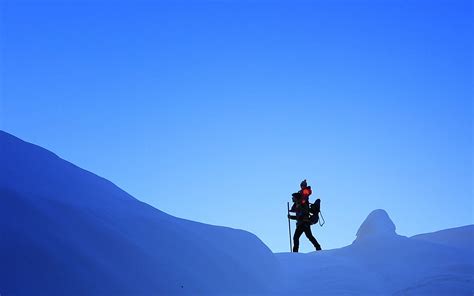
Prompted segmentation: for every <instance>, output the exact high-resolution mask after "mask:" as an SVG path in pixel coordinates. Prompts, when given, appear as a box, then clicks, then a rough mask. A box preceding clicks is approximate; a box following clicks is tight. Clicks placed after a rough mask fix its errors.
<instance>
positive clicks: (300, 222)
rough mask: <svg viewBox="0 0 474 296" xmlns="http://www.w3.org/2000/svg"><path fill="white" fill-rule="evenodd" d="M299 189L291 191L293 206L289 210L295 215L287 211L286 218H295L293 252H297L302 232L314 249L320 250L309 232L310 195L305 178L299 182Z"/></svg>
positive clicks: (309, 187)
mask: <svg viewBox="0 0 474 296" xmlns="http://www.w3.org/2000/svg"><path fill="white" fill-rule="evenodd" d="M300 187H301V190H300V191H298V192H297V193H293V202H294V204H293V207H292V208H291V212H294V213H296V216H292V215H290V214H289V213H288V218H289V219H291V220H296V230H295V234H294V235H293V252H296V253H297V252H298V249H299V245H300V237H301V235H302V234H303V232H304V234H305V235H306V237H307V238H308V239H309V241H310V242H311V243H312V244H313V246H314V247H315V249H316V251H320V250H321V246H320V245H319V243H318V241H317V240H316V238H314V236H313V234H312V233H311V220H310V206H309V196H310V195H311V193H312V191H311V186H308V184H307V182H306V180H303V181H302V182H301V184H300Z"/></svg>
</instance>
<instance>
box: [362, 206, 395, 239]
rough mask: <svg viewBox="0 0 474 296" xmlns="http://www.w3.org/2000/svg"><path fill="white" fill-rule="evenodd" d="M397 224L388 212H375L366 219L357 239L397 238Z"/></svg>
mask: <svg viewBox="0 0 474 296" xmlns="http://www.w3.org/2000/svg"><path fill="white" fill-rule="evenodd" d="M396 235H397V233H396V232H395V224H393V222H392V219H390V217H389V216H388V214H387V212H386V211H385V210H382V209H378V210H374V211H372V213H370V214H369V216H367V218H365V220H364V222H362V224H361V225H360V227H359V230H358V231H357V234H356V236H357V239H356V240H361V239H362V240H363V239H366V238H372V237H379V236H384V237H387V236H396Z"/></svg>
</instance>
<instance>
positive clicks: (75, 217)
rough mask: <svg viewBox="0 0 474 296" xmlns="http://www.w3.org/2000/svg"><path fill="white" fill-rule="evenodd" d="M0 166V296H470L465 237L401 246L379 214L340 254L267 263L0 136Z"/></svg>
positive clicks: (248, 245) (231, 240)
mask: <svg viewBox="0 0 474 296" xmlns="http://www.w3.org/2000/svg"><path fill="white" fill-rule="evenodd" d="M0 164H1V167H0V205H1V206H0V294H1V295H11V294H14V295H42V294H44V295H72V294H80V295H137V294H139V295H175V294H179V295H214V294H217V295H288V294H296V295H473V293H474V248H473V246H474V244H473V240H474V225H469V226H465V227H460V228H455V229H447V230H443V231H439V232H435V233H428V234H422V235H417V236H414V237H410V238H408V237H405V236H401V235H398V234H397V233H396V227H395V223H394V222H393V221H392V220H391V219H390V217H389V215H388V214H387V213H386V212H385V211H384V210H382V209H378V210H375V211H373V212H372V213H370V214H369V215H368V217H367V218H366V219H365V221H363V223H362V224H361V226H360V228H359V230H358V231H357V233H356V239H355V240H354V242H353V243H352V244H351V245H349V246H346V247H344V248H340V249H334V250H323V251H320V252H313V253H308V254H297V253H278V254H273V253H272V252H271V251H270V250H269V248H268V247H267V246H265V245H264V244H263V243H262V242H261V241H260V240H259V239H258V238H257V237H256V236H255V235H253V234H251V233H248V232H246V231H242V230H236V229H230V228H226V227H218V226H211V225H206V224H202V223H196V222H192V221H187V220H183V219H178V218H175V217H172V216H170V215H167V214H165V213H163V212H161V211H159V210H157V209H155V208H153V207H151V206H149V205H147V204H144V203H142V202H140V201H138V200H136V199H135V198H133V197H132V196H130V195H128V194H127V193H126V192H124V191H122V190H121V189H120V188H118V187H117V186H115V185H114V184H112V183H111V182H109V181H107V180H105V179H103V178H100V177H98V176H96V175H94V174H92V173H90V172H87V171H85V170H82V169H80V168H78V167H76V166H74V165H72V164H70V163H68V162H66V161H64V160H62V159H60V158H59V157H57V156H56V155H54V154H53V153H51V152H49V151H47V150H45V149H43V148H41V147H38V146H35V145H32V144H29V143H26V142H23V141H21V140H19V139H17V138H15V137H13V136H11V135H9V134H7V133H5V132H2V131H0ZM303 239H304V238H303ZM323 246H324V245H323Z"/></svg>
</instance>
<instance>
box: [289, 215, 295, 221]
mask: <svg viewBox="0 0 474 296" xmlns="http://www.w3.org/2000/svg"><path fill="white" fill-rule="evenodd" d="M288 219H291V220H296V216H291V215H290V214H288Z"/></svg>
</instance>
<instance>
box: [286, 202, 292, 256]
mask: <svg viewBox="0 0 474 296" xmlns="http://www.w3.org/2000/svg"><path fill="white" fill-rule="evenodd" d="M286 207H287V208H288V215H289V214H290V202H287V203H286ZM288 235H289V237H290V253H291V252H293V245H292V243H291V224H290V217H288Z"/></svg>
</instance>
